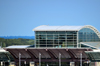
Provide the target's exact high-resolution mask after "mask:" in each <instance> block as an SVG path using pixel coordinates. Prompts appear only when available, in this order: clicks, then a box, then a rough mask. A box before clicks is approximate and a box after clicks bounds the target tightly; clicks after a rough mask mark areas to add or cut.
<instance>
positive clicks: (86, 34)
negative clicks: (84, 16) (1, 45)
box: [78, 28, 100, 42]
mask: <svg viewBox="0 0 100 66" xmlns="http://www.w3.org/2000/svg"><path fill="white" fill-rule="evenodd" d="M78 35H79V42H91V41H92V42H95V41H99V40H100V39H99V37H98V36H97V34H96V33H95V32H94V31H93V30H91V29H89V28H83V29H81V30H80V31H79V33H78Z"/></svg>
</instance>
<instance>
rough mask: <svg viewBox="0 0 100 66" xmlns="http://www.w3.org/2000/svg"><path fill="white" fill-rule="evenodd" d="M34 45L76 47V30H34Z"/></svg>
mask: <svg viewBox="0 0 100 66" xmlns="http://www.w3.org/2000/svg"><path fill="white" fill-rule="evenodd" d="M35 35H36V47H77V32H76V31H67V32H66V31H36V32H35Z"/></svg>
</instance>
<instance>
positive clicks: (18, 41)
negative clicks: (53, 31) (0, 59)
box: [0, 38, 34, 47]
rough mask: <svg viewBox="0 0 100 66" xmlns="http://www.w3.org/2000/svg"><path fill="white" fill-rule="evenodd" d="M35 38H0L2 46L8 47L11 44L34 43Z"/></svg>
mask: <svg viewBox="0 0 100 66" xmlns="http://www.w3.org/2000/svg"><path fill="white" fill-rule="evenodd" d="M33 44H34V40H32V39H23V38H18V39H4V38H0V46H1V47H7V46H11V45H33Z"/></svg>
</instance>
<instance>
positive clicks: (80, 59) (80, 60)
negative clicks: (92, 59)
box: [80, 53, 82, 66]
mask: <svg viewBox="0 0 100 66" xmlns="http://www.w3.org/2000/svg"><path fill="white" fill-rule="evenodd" d="M80 66H82V53H80Z"/></svg>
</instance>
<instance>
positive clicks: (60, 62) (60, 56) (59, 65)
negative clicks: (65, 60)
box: [59, 53, 61, 66]
mask: <svg viewBox="0 0 100 66" xmlns="http://www.w3.org/2000/svg"><path fill="white" fill-rule="evenodd" d="M59 66H61V54H60V53H59Z"/></svg>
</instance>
